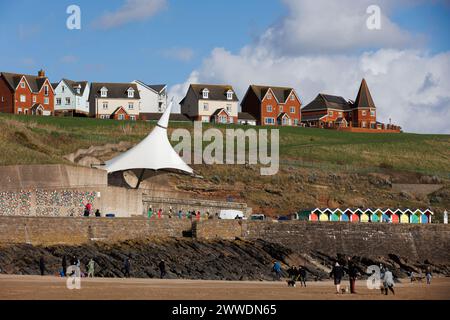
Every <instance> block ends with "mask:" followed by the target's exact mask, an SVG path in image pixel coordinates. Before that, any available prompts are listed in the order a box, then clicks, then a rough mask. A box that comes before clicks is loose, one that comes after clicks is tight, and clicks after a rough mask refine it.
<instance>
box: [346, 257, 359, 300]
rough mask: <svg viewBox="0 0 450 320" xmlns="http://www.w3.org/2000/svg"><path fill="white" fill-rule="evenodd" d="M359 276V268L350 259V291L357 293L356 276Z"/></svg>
mask: <svg viewBox="0 0 450 320" xmlns="http://www.w3.org/2000/svg"><path fill="white" fill-rule="evenodd" d="M357 276H358V270H357V269H356V266H355V264H354V263H353V262H352V261H351V260H350V259H349V263H348V279H349V281H350V293H356V290H355V285H356V277H357Z"/></svg>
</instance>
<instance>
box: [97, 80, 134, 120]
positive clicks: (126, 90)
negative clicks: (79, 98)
mask: <svg viewBox="0 0 450 320" xmlns="http://www.w3.org/2000/svg"><path fill="white" fill-rule="evenodd" d="M139 112H140V96H139V90H138V88H137V86H136V84H135V83H104V82H93V83H92V84H91V89H90V95H89V113H90V116H93V117H95V118H100V119H116V120H138V118H139Z"/></svg>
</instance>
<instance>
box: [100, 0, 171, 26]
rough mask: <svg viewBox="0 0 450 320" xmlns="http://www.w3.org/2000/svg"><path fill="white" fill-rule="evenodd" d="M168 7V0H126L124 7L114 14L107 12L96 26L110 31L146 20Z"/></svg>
mask: <svg viewBox="0 0 450 320" xmlns="http://www.w3.org/2000/svg"><path fill="white" fill-rule="evenodd" d="M166 6H167V1H166V0H125V3H124V4H123V6H122V7H120V8H119V9H118V10H117V11H114V12H106V13H105V14H103V15H102V16H101V17H100V18H99V19H98V20H97V21H96V22H95V23H94V25H95V26H97V27H99V28H102V29H110V28H114V27H118V26H121V25H123V24H126V23H128V22H133V21H142V20H146V19H148V18H150V17H152V16H154V15H155V14H157V13H158V12H160V11H161V10H163V9H164V8H165V7H166Z"/></svg>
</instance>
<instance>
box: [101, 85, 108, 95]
mask: <svg viewBox="0 0 450 320" xmlns="http://www.w3.org/2000/svg"><path fill="white" fill-rule="evenodd" d="M107 96H108V89H106V88H105V87H103V88H101V89H100V97H102V98H106V97H107Z"/></svg>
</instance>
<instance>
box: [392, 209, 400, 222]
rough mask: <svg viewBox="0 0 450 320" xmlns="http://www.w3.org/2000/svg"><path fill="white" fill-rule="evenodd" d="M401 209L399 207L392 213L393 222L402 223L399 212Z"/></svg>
mask: <svg viewBox="0 0 450 320" xmlns="http://www.w3.org/2000/svg"><path fill="white" fill-rule="evenodd" d="M399 212H400V210H399V209H397V210H395V211H394V212H392V215H391V222H392V223H400V214H399Z"/></svg>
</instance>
